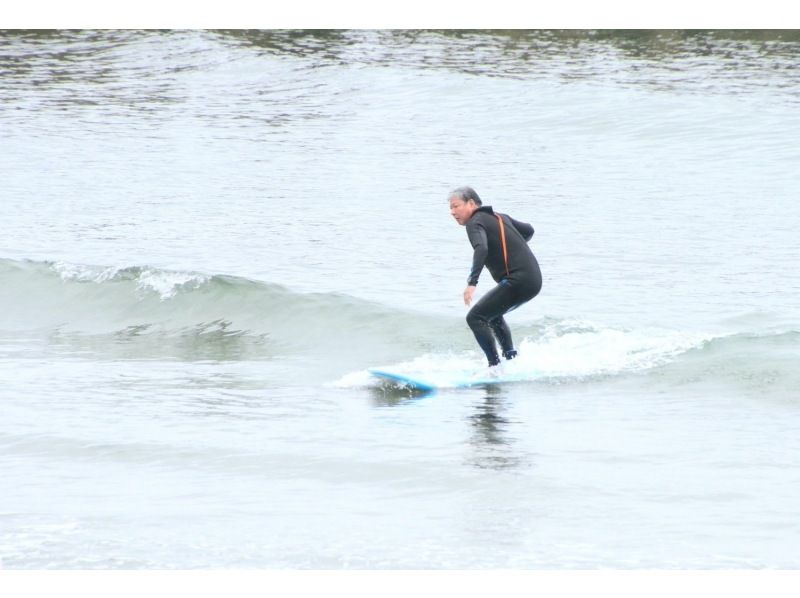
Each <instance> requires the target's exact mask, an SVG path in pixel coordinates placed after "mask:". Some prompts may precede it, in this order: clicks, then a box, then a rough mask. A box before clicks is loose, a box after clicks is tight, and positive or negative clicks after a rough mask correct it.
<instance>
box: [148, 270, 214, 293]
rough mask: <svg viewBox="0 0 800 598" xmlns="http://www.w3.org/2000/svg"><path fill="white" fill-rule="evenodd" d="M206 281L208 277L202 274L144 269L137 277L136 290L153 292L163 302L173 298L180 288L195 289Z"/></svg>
mask: <svg viewBox="0 0 800 598" xmlns="http://www.w3.org/2000/svg"><path fill="white" fill-rule="evenodd" d="M208 280H209V277H208V276H204V275H202V274H190V273H188V272H165V271H162V270H150V269H146V270H144V271H142V273H141V274H140V275H139V277H138V280H137V283H138V284H137V287H136V288H137V289H139V290H143V291H155V292H156V293H158V294H159V295H160V296H161V299H162V300H165V299H171V298H172V297H174V296H175V295H176V293H177V292H178V291H179V290H180V289H182V288H186V287H191V288H197V287H199V286H200V285H202V284H204V283H206V282H208Z"/></svg>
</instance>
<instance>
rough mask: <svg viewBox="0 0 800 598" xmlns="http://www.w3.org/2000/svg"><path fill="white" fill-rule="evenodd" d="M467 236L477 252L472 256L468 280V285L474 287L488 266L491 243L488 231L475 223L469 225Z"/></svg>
mask: <svg viewBox="0 0 800 598" xmlns="http://www.w3.org/2000/svg"><path fill="white" fill-rule="evenodd" d="M467 236H468V237H469V242H470V243H471V244H472V248H473V249H474V250H475V251H474V253H473V254H472V270H470V273H469V278H467V284H468V285H469V286H471V287H474V286H475V285H477V284H478V277H479V276H480V275H481V270H483V267H484V265H486V257H487V256H488V255H489V241H488V240H487V238H486V229H484V228H483V226H481V225H480V224H477V223H475V222H470V223H469V224H467Z"/></svg>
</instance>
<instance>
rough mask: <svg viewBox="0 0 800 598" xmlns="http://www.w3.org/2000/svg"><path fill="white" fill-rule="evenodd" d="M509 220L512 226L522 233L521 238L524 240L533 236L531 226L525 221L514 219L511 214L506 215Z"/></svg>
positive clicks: (528, 239)
mask: <svg viewBox="0 0 800 598" xmlns="http://www.w3.org/2000/svg"><path fill="white" fill-rule="evenodd" d="M508 219H509V220H511V224H513V225H514V228H516V229H517V231H519V234H521V235H522V238H523V239H525V241H530V240H531V237H533V226H531V225H530V224H528V223H527V222H520V221H519V220H514V219H513V218H512V217H511V216H509V217H508Z"/></svg>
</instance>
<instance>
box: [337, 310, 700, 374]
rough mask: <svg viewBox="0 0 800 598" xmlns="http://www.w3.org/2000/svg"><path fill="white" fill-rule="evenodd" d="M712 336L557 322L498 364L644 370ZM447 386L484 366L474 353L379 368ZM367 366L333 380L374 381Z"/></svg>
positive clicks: (526, 369) (526, 370)
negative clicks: (516, 354) (507, 359)
mask: <svg viewBox="0 0 800 598" xmlns="http://www.w3.org/2000/svg"><path fill="white" fill-rule="evenodd" d="M710 338H711V337H710V336H706V335H701V334H691V333H686V332H681V331H675V330H665V329H656V328H648V329H641V330H632V331H628V330H617V329H612V328H608V327H598V326H596V325H593V324H590V323H586V322H580V321H570V322H567V321H561V322H559V323H557V324H554V325H552V326H550V327H548V328H547V329H546V330H545V332H544V334H542V335H541V336H540V337H539V338H535V339H533V338H525V339H523V340H522V341H521V342H520V343H519V344H518V350H519V356H518V357H517V358H516V359H514V360H512V361H508V362H504V363H503V365H502V371H503V374H504V375H506V376H509V377H512V378H514V379H518V380H526V379H531V380H533V379H542V378H549V379H553V378H556V379H563V378H566V379H584V378H588V377H591V376H597V375H615V374H621V373H624V372H634V371H643V370H647V369H650V368H653V367H657V366H660V365H663V364H665V363H668V362H669V361H671V360H672V359H674V358H675V356H677V355H680V354H681V353H684V352H686V351H688V350H690V349H692V348H694V347H697V346H699V345H700V344H701V343H703V342H704V341H706V340H709V339H710ZM380 369H388V370H391V371H392V372H396V373H399V374H405V375H408V376H413V377H416V378H419V379H421V380H424V381H426V382H430V383H433V384H435V385H437V386H439V387H452V386H455V385H457V383H458V382H460V381H461V382H463V381H464V380H467V379H469V378H474V377H476V376H477V377H480V373H481V372H483V371H485V370H486V363H485V360H484V357H483V354H482V353H480V352H479V351H477V350H475V351H465V352H463V353H459V354H454V353H428V354H425V355H421V356H419V357H416V358H414V359H412V360H410V361H405V362H401V363H396V364H389V365H385V366H382V367H380ZM375 383H376V380H375V379H374V378H372V377H371V376H370V374H369V372H368V371H367V370H364V371H360V372H353V373H351V374H348V375H346V376H344V377H342V378H341V379H340V380H339V381H337V382H336V383H335V385H336V386H340V387H351V388H352V387H362V386H369V385H371V384H375Z"/></svg>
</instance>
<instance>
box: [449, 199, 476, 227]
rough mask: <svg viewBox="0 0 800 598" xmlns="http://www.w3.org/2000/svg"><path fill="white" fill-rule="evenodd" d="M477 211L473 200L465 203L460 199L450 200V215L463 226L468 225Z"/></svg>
mask: <svg viewBox="0 0 800 598" xmlns="http://www.w3.org/2000/svg"><path fill="white" fill-rule="evenodd" d="M477 209H478V206H477V205H475V202H474V201H472V200H469V201H464V200H463V199H461V198H459V197H451V198H450V215H451V216H452V217H453V218H455V219H456V222H458V223H459V224H460V225H462V226H463V225H465V224H466V223H467V220H469V219H470V218H471V217H472V214H473V213H474V212H475V210H477Z"/></svg>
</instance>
